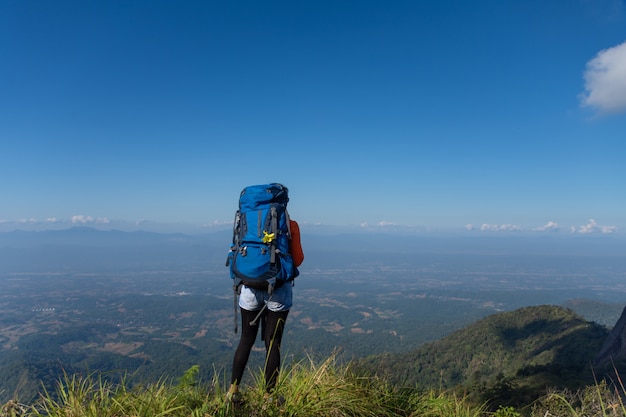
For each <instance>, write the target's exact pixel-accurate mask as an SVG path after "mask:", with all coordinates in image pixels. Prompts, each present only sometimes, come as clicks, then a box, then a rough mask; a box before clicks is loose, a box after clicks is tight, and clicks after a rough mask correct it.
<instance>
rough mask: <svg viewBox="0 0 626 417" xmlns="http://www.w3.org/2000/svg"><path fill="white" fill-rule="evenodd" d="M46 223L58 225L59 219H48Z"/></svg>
mask: <svg viewBox="0 0 626 417" xmlns="http://www.w3.org/2000/svg"><path fill="white" fill-rule="evenodd" d="M46 221H47V222H48V223H59V219H57V218H56V217H48V218H47V219H46Z"/></svg>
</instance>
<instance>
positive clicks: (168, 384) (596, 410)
mask: <svg viewBox="0 0 626 417" xmlns="http://www.w3.org/2000/svg"><path fill="white" fill-rule="evenodd" d="M198 374H199V370H198V368H197V367H192V368H190V369H189V370H188V371H187V372H186V373H185V374H184V375H183V376H182V377H181V378H179V379H178V380H176V381H173V380H167V379H162V380H159V381H157V382H155V383H152V384H145V385H139V386H135V387H131V386H129V384H127V383H126V382H125V381H122V382H121V383H119V384H113V383H111V382H109V381H107V380H106V379H104V378H102V377H101V376H98V375H96V374H93V375H88V376H78V375H65V376H64V377H63V378H62V380H60V381H59V382H58V386H57V388H56V390H55V392H46V391H44V392H42V393H41V397H40V399H39V400H38V401H37V402H36V403H35V404H32V405H24V404H20V403H19V402H17V401H10V402H8V403H6V404H4V405H3V406H2V407H1V408H0V417H44V416H45V417H166V416H167V417H208V416H224V417H226V416H248V417H260V416H268V417H271V416H298V417H309V416H311V417H312V416H315V417H319V416H328V417H343V416H352V417H360V416H364V417H366V416H371V417H374V416H376V417H379V416H380V417H418V416H419V417H488V416H492V417H520V416H521V414H520V413H519V412H517V411H516V410H515V409H514V408H512V407H507V406H506V405H503V406H501V407H500V408H499V409H498V410H497V411H495V412H489V411H488V410H487V408H486V407H485V406H484V405H481V404H475V403H473V402H472V401H470V400H469V399H468V397H466V396H460V395H458V394H455V393H454V392H451V391H450V392H448V391H441V390H419V389H417V388H415V387H410V388H400V387H395V386H391V385H390V384H389V383H387V382H386V381H385V380H383V379H379V378H369V377H367V378H366V377H361V376H358V375H355V374H353V373H352V372H351V371H350V370H349V367H347V366H340V365H338V364H337V362H336V361H335V357H334V356H333V357H330V358H328V359H326V360H325V361H323V362H321V363H317V362H315V361H314V360H312V359H307V360H303V361H301V362H298V363H294V364H292V365H290V366H288V367H287V368H286V369H284V370H283V372H282V373H281V374H280V377H279V379H278V382H277V385H276V387H275V390H274V391H273V393H272V396H271V397H269V396H268V395H267V394H265V386H264V381H263V372H261V371H260V370H259V372H256V373H255V379H254V380H253V382H252V383H251V384H250V385H248V386H245V387H242V390H241V392H242V397H243V404H242V405H239V406H237V407H235V406H234V405H233V404H232V403H230V402H228V401H226V383H225V381H219V380H218V378H217V377H216V378H215V379H213V380H212V381H209V382H208V383H203V382H202V381H199V380H198ZM618 382H619V383H618V384H614V385H616V386H618V387H620V388H619V389H615V388H610V387H609V385H608V384H607V383H606V382H598V383H596V385H595V386H590V387H586V388H584V389H581V390H579V391H575V392H572V391H554V392H551V393H549V394H548V395H546V396H545V397H543V398H541V399H539V400H538V401H536V402H535V404H534V405H533V407H532V411H530V414H529V415H530V416H531V417H551V416H559V417H583V416H585V417H592V416H598V417H613V416H624V417H626V407H624V403H623V402H622V398H623V397H624V395H625V394H626V390H625V389H624V387H623V385H621V380H619V379H618ZM527 414H528V413H527Z"/></svg>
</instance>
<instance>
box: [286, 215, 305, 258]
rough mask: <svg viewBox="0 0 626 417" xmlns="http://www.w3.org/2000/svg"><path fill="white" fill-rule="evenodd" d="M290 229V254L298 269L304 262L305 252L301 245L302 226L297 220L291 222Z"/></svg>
mask: <svg viewBox="0 0 626 417" xmlns="http://www.w3.org/2000/svg"><path fill="white" fill-rule="evenodd" d="M289 228H290V229H291V241H290V242H289V252H291V258H292V259H293V264H294V266H296V267H298V266H300V265H301V264H302V261H304V252H302V245H301V243H300V226H298V223H297V222H296V221H295V220H289Z"/></svg>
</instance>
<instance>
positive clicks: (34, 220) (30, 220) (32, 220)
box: [18, 217, 37, 224]
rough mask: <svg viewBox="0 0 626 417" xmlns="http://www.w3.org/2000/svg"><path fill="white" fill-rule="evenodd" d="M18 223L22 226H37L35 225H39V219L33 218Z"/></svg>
mask: <svg viewBox="0 0 626 417" xmlns="http://www.w3.org/2000/svg"><path fill="white" fill-rule="evenodd" d="M18 223H20V224H35V223H37V219H33V218H32V217H31V218H30V219H20V220H19V222H18Z"/></svg>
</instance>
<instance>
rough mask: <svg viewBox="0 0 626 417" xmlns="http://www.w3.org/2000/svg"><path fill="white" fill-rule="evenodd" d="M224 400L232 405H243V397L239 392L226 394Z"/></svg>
mask: <svg viewBox="0 0 626 417" xmlns="http://www.w3.org/2000/svg"><path fill="white" fill-rule="evenodd" d="M226 400H227V401H229V402H230V403H231V404H232V405H233V407H235V408H237V407H241V406H242V405H243V397H242V396H241V393H239V392H233V393H232V394H230V393H229V394H227V395H226Z"/></svg>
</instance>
